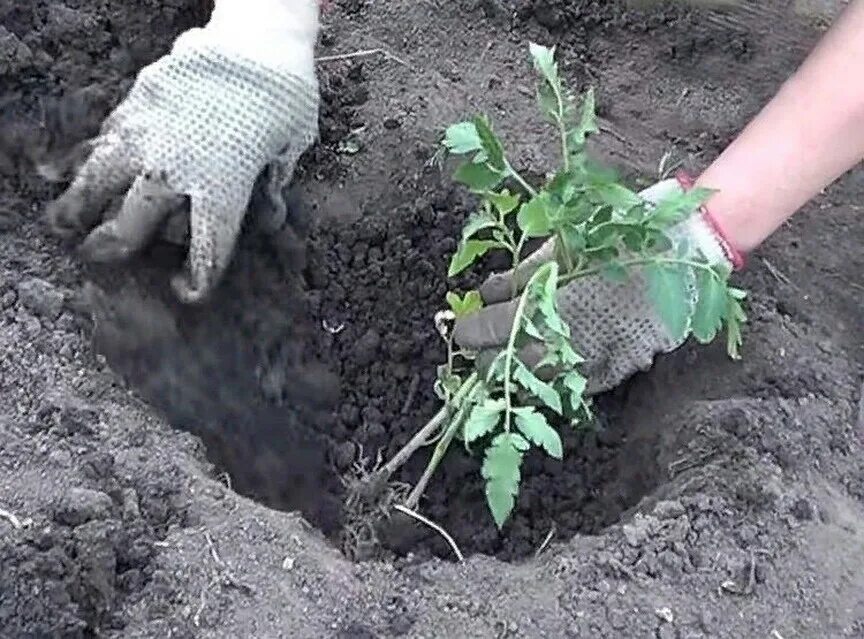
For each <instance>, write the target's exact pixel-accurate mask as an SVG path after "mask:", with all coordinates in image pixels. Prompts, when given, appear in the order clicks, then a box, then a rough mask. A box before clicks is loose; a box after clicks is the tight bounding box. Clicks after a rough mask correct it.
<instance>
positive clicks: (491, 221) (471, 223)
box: [462, 211, 498, 240]
mask: <svg viewBox="0 0 864 639" xmlns="http://www.w3.org/2000/svg"><path fill="white" fill-rule="evenodd" d="M495 226H498V221H497V220H496V219H495V218H494V217H493V216H492V214H491V213H490V212H489V211H477V212H475V213H472V214H471V215H469V216H468V219H467V220H466V221H465V226H463V227H462V239H463V240H469V239H471V238H472V237H473V236H474V235H476V234H477V233H479V232H480V231H482V230H483V229H488V228H492V227H495Z"/></svg>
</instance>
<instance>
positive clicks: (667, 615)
mask: <svg viewBox="0 0 864 639" xmlns="http://www.w3.org/2000/svg"><path fill="white" fill-rule="evenodd" d="M654 614H655V615H657V618H658V619H662V620H663V621H665V622H666V623H675V615H674V614H672V609H671V608H669V607H668V606H664V607H663V608H657V610H655V611H654Z"/></svg>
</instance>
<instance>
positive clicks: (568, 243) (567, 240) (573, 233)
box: [558, 223, 587, 262]
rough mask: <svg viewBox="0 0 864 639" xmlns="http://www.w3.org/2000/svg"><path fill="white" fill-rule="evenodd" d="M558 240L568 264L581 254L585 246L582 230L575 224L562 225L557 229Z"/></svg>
mask: <svg viewBox="0 0 864 639" xmlns="http://www.w3.org/2000/svg"><path fill="white" fill-rule="evenodd" d="M558 238H559V239H560V240H561V246H562V247H563V248H564V250H565V251H566V252H567V255H568V256H569V258H570V259H569V261H570V262H572V261H573V258H575V257H576V256H577V255H579V254H580V253H582V251H584V250H585V247H586V246H587V242H586V239H585V233H584V231H583V228H582V227H581V226H577V225H576V224H571V223H565V224H562V225H561V226H560V227H559V228H558Z"/></svg>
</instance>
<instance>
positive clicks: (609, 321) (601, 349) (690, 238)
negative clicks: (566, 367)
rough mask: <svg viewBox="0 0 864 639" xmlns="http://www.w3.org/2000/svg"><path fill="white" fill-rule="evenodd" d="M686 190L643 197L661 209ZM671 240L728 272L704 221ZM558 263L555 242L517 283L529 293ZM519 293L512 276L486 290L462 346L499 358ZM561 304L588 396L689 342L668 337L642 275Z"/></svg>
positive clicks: (564, 296)
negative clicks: (544, 269)
mask: <svg viewBox="0 0 864 639" xmlns="http://www.w3.org/2000/svg"><path fill="white" fill-rule="evenodd" d="M681 188H682V186H681V185H680V184H679V182H678V181H677V180H676V179H669V180H664V181H662V182H659V183H657V184H655V185H654V186H652V187H650V188H649V189H646V190H645V191H642V192H641V193H640V195H641V196H642V197H643V198H644V199H645V200H647V201H649V202H652V203H654V204H656V203H658V202H660V201H661V200H663V199H665V198H666V197H668V196H669V195H671V194H672V192H674V191H675V190H679V191H680V190H681ZM670 235H672V237H673V238H675V237H677V238H678V239H679V240H685V241H686V245H687V246H688V247H689V250H690V251H691V252H694V253H695V252H697V251H698V252H699V253H701V255H703V256H704V259H707V260H708V261H709V262H711V263H712V264H720V263H725V265H726V266H729V265H730V258H729V257H727V255H728V254H730V251H731V249H730V248H729V247H728V246H727V245H726V243H725V241H724V240H723V239H722V238H721V237H720V236H719V234H718V233H717V231H716V230H715V229H714V228H713V226H712V225H711V223H710V221H709V219H708V218H707V217H706V215H704V214H697V215H693V216H691V217H690V218H688V219H687V220H685V221H684V222H681V223H680V224H679V225H678V226H677V227H676V228H675V229H673V230H672V232H671V233H670ZM733 253H734V252H733ZM553 256H554V240H549V241H547V242H546V243H545V244H544V245H543V246H541V247H540V248H539V249H538V250H537V251H536V252H535V253H533V254H532V255H530V256H529V257H528V258H527V259H526V260H524V261H523V262H522V263H521V264H520V266H519V271H518V273H517V283H522V285H523V286H524V283H525V282H527V280H528V279H530V277H531V275H532V274H533V273H534V271H535V270H536V269H537V268H538V267H539V266H540V265H541V264H543V263H544V262H547V261H549V260H550V259H553ZM513 290H514V289H513V271H508V272H504V273H500V274H496V275H492V276H491V277H489V279H487V280H486V282H484V284H483V285H482V286H481V287H480V295H481V297H482V298H483V301H484V304H485V306H484V308H483V309H481V310H480V311H479V312H477V313H474V314H472V315H469V316H466V317H464V318H461V319H459V320H458V321H457V322H456V326H455V327H454V339H455V341H456V343H457V344H458V345H459V346H460V347H462V348H465V349H467V350H471V351H475V352H479V353H481V355H483V354H484V353H493V352H494V353H497V352H499V351H500V350H501V349H502V348H503V347H504V345H505V344H506V343H507V340H508V338H509V336H510V330H511V327H512V324H513V318H514V316H515V312H516V306H517V304H518V300H514V299H511V298H512V291H513ZM516 290H519V286H517V287H516ZM695 302H696V299H695V292H694V299H693V304H694V305H695ZM557 303H558V312H559V314H560V315H561V318H562V319H563V320H564V322H565V323H566V324H567V325H568V326H569V327H570V331H571V341H572V343H573V348H574V349H575V350H576V352H577V353H579V354H580V355H581V356H582V357H583V358H584V359H585V362H584V363H583V364H581V365H580V370H581V372H582V374H583V375H585V376H586V377H587V378H588V387H587V389H586V392H587V394H589V395H594V394H597V393H602V392H605V391H608V390H611V389H612V388H614V387H615V386H617V385H618V384H620V383H621V382H622V381H624V380H625V379H627V378H629V377H630V376H632V375H633V374H634V373H636V372H638V371H644V370H647V369H648V368H650V367H651V364H652V363H653V360H654V357H655V356H656V355H657V354H659V353H667V352H669V351H672V350H675V349H676V348H678V347H679V346H681V344H682V343H683V342H684V341H685V339H684V338H679V337H673V336H671V335H670V334H669V331H668V330H667V329H666V326H665V325H664V323H663V321H662V320H661V319H660V317H659V316H658V314H657V312H656V310H655V307H654V304H653V303H652V302H651V300H650V299H649V297H648V293H647V290H646V284H645V280H644V278H643V277H642V276H641V274H640V272H639V271H638V270H636V271H634V272H631V275H630V277H629V278H628V279H627V280H625V281H617V280H615V281H613V280H612V279H610V278H607V277H604V276H602V275H597V276H589V277H585V278H582V279H577V280H574V281H573V282H571V283H570V284H567V285H565V286H563V287H562V288H560V289H558V293H557ZM532 346H533V347H532ZM532 346H529V347H527V349H526V351H524V352H523V353H522V357H523V359H525V360H526V361H527V363H529V364H534V363H537V362H539V361H540V359H541V358H542V356H543V354H542V352H540V350H539V348H540V346H541V345H540V344H539V343H538V344H536V345H532ZM534 347H536V348H534Z"/></svg>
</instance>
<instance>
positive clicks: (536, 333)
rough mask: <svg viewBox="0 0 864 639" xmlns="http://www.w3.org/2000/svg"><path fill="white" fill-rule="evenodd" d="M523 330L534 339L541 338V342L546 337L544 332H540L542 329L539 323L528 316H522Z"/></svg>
mask: <svg viewBox="0 0 864 639" xmlns="http://www.w3.org/2000/svg"><path fill="white" fill-rule="evenodd" d="M522 330H523V331H525V332H526V333H527V334H528V335H530V336H531V337H533V338H534V339H536V340H540V341H541V342H542V341H545V339H546V338H545V337H543V333H541V332H540V329H539V328H537V325H536V324H535V323H534V322H532V321H531V320H530V319H529V318H527V317H523V318H522Z"/></svg>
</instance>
